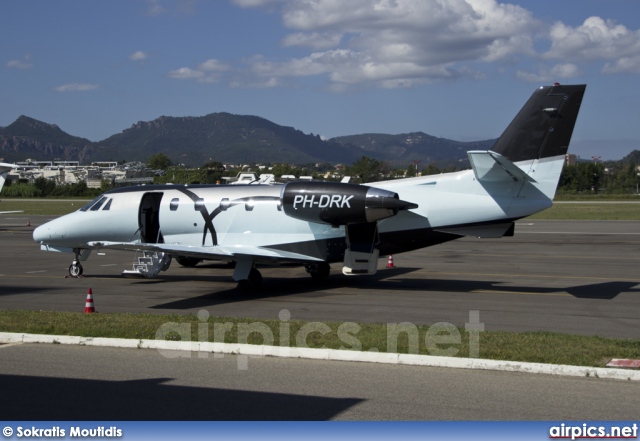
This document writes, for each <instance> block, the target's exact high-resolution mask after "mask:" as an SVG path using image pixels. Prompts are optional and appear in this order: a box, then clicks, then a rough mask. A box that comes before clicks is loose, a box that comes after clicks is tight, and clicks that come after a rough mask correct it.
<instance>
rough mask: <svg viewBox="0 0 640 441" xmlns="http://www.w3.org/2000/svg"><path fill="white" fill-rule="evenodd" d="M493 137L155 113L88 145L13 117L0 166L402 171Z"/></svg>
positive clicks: (0, 130) (455, 157)
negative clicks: (333, 132) (371, 166)
mask: <svg viewBox="0 0 640 441" xmlns="http://www.w3.org/2000/svg"><path fill="white" fill-rule="evenodd" d="M494 142H495V140H484V141H477V142H458V141H453V140H450V139H445V138H437V137H434V136H430V135H427V134H425V133H422V132H415V133H406V134H400V135H387V134H374V133H370V134H361V135H351V136H342V137H337V138H332V139H329V140H323V139H321V138H320V136H318V135H313V134H305V133H303V132H301V131H300V130H296V129H295V128H293V127H285V126H280V125H278V124H275V123H273V122H271V121H268V120H266V119H264V118H260V117H257V116H247V115H232V114H230V113H224V112H221V113H212V114H209V115H206V116H201V117H169V116H161V117H159V118H157V119H154V120H153V121H140V122H137V123H135V124H133V125H132V126H131V127H130V128H128V129H125V130H123V131H122V132H121V133H118V134H116V135H113V136H110V137H108V138H106V139H104V140H102V141H98V142H92V141H89V140H88V139H86V138H80V137H77V136H72V135H70V134H68V133H66V132H64V131H63V130H61V129H60V128H59V127H58V126H57V125H55V124H48V123H45V122H42V121H38V120H35V119H33V118H30V117H27V116H20V117H19V118H18V119H17V120H16V121H15V122H13V123H12V124H10V125H9V126H7V127H0V157H2V158H4V159H3V160H4V161H8V162H15V161H24V160H26V159H28V158H30V159H33V160H41V161H42V160H53V159H59V160H67V161H80V162H81V163H83V164H86V163H90V162H93V161H123V160H124V161H127V162H131V161H142V162H146V161H147V160H148V159H149V157H150V156H151V155H154V154H157V153H164V154H166V155H167V156H168V157H169V158H170V159H171V160H172V161H173V162H174V163H176V164H179V163H184V164H187V165H189V166H199V165H201V164H204V163H206V162H210V161H218V162H221V163H224V164H230V163H231V164H252V163H262V164H264V163H289V164H309V163H318V162H320V163H332V164H352V163H353V162H354V161H356V160H357V159H359V158H361V157H362V156H367V157H370V158H373V159H377V160H380V161H388V162H390V163H391V164H392V165H394V166H396V165H397V166H403V167H406V166H407V165H408V164H410V163H413V161H414V160H420V161H421V164H422V165H427V164H429V163H437V164H439V165H450V164H452V163H458V162H461V161H462V162H464V161H466V160H467V156H466V152H467V151H468V150H487V149H489V148H491V146H492V145H493V143H494Z"/></svg>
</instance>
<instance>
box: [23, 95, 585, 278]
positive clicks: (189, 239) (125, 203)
mask: <svg viewBox="0 0 640 441" xmlns="http://www.w3.org/2000/svg"><path fill="white" fill-rule="evenodd" d="M585 89H586V86H585V85H559V84H557V83H556V84H554V85H552V86H545V87H540V88H539V89H537V90H535V91H534V93H533V95H532V96H531V97H530V98H529V100H528V101H527V102H526V103H525V105H524V107H523V108H522V109H521V110H520V112H519V113H518V114H517V115H516V117H515V118H514V119H513V121H512V122H511V123H510V124H509V126H508V127H507V128H506V130H505V131H504V133H503V134H502V136H500V138H499V139H498V140H497V141H496V143H495V144H494V145H493V147H492V148H491V150H487V151H469V152H468V153H467V154H468V157H469V160H470V163H471V169H470V170H464V171H458V172H453V173H444V174H440V175H435V176H422V177H414V178H406V179H398V180H390V181H382V182H374V183H370V184H367V185H358V184H353V183H348V182H321V181H305V182H300V181H293V182H288V183H286V184H284V185H279V184H274V183H269V184H258V185H253V184H249V185H236V186H231V185H187V186H184V185H150V186H138V187H128V188H121V189H115V190H111V191H108V192H106V193H104V194H102V195H101V196H99V197H97V198H96V199H95V200H93V201H91V202H90V203H88V204H87V205H86V206H84V207H82V208H81V209H80V210H79V211H76V212H74V213H70V214H68V215H66V216H63V217H60V218H58V219H54V220H52V221H50V222H48V223H46V224H44V225H42V226H40V227H38V228H37V229H36V230H35V231H34V233H33V238H34V240H35V241H36V242H38V243H40V245H41V249H42V250H46V251H58V252H69V253H73V254H74V255H75V259H74V260H73V262H72V264H71V266H70V267H69V274H70V275H71V276H81V275H82V272H83V269H82V265H81V263H80V261H84V260H86V259H87V258H88V256H89V254H90V253H91V252H92V251H93V250H110V249H116V250H129V251H136V252H138V253H141V254H142V257H141V258H140V265H139V266H138V267H137V268H134V270H133V272H135V273H138V274H141V275H143V276H147V277H153V276H156V275H157V274H158V273H159V272H160V271H163V270H166V269H168V267H169V265H170V263H171V260H172V257H173V258H175V259H176V260H177V261H178V262H179V263H181V264H184V265H195V264H197V263H198V262H199V261H201V260H203V259H204V260H221V261H227V262H233V263H235V270H234V273H233V279H234V280H235V281H236V282H238V285H239V287H242V288H249V289H255V288H257V287H259V286H260V283H261V281H262V276H261V274H260V272H259V270H258V269H257V266H260V265H264V264H278V263H297V264H301V265H304V266H305V268H306V270H307V272H308V273H310V275H311V276H312V277H313V278H315V279H324V278H326V277H327V276H328V275H329V272H330V264H332V263H340V262H341V263H342V272H343V273H344V274H347V275H366V274H374V273H375V272H376V268H377V261H378V258H379V257H380V256H385V255H389V254H397V253H402V252H407V251H412V250H415V249H419V248H423V247H429V246H432V245H437V244H441V243H444V242H447V241H451V240H454V239H458V238H461V237H464V236H474V237H479V238H498V237H502V236H512V235H513V234H514V222H515V221H516V220H518V219H521V218H523V217H526V216H529V215H532V214H534V213H537V212H539V211H542V210H544V209H546V208H549V207H550V206H551V205H552V201H553V198H554V195H555V192H556V189H557V186H558V180H559V177H560V173H561V171H562V167H563V165H564V161H565V155H566V153H567V150H568V146H569V141H570V139H571V135H572V132H573V128H574V125H575V122H576V119H577V116H578V111H579V109H580V105H581V103H582V97H583V95H584V91H585Z"/></svg>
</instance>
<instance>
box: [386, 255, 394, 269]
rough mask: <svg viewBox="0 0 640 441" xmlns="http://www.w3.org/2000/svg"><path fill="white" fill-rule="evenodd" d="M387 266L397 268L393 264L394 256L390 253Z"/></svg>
mask: <svg viewBox="0 0 640 441" xmlns="http://www.w3.org/2000/svg"><path fill="white" fill-rule="evenodd" d="M387 268H395V267H394V265H393V256H392V255H391V254H389V261H388V262H387Z"/></svg>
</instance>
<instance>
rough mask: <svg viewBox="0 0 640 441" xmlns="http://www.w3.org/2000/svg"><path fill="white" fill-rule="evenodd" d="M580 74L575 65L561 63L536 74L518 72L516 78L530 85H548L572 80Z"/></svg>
mask: <svg viewBox="0 0 640 441" xmlns="http://www.w3.org/2000/svg"><path fill="white" fill-rule="evenodd" d="M581 73H582V72H581V71H580V68H578V66H576V65H575V64H571V63H562V64H557V65H555V66H553V67H552V68H551V69H541V70H540V72H538V73H533V72H525V71H522V70H518V71H517V72H516V77H517V78H519V79H521V80H523V81H528V82H530V83H548V82H556V81H558V80H565V79H568V78H574V77H577V76H578V75H580V74H581Z"/></svg>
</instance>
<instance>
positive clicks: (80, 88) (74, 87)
mask: <svg viewBox="0 0 640 441" xmlns="http://www.w3.org/2000/svg"><path fill="white" fill-rule="evenodd" d="M99 87H100V85H99V84H86V83H70V84H64V85H62V86H58V87H54V88H53V90H55V91H57V92H86V91H89V90H96V89H98V88H99Z"/></svg>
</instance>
